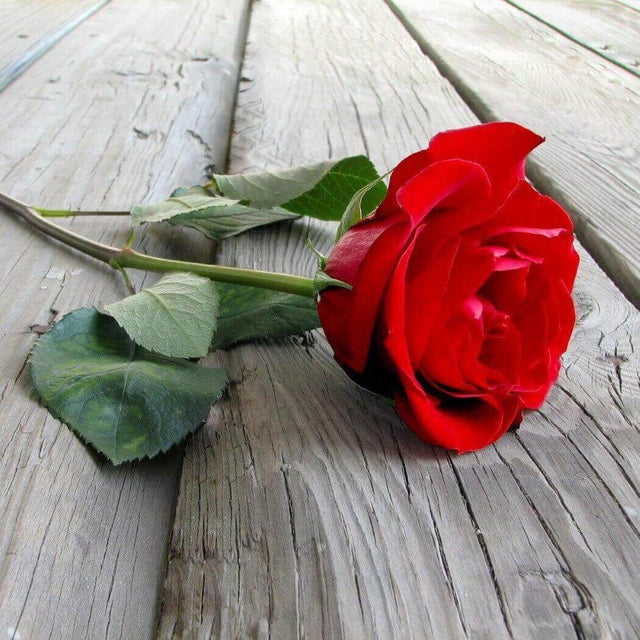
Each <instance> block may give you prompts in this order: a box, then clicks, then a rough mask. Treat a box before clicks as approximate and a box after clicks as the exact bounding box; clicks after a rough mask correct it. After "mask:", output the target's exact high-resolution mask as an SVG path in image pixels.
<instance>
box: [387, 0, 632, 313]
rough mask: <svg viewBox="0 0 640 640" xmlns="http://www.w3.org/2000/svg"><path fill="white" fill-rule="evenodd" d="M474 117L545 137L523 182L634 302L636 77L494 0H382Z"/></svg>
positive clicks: (500, 1) (501, 2)
mask: <svg viewBox="0 0 640 640" xmlns="http://www.w3.org/2000/svg"><path fill="white" fill-rule="evenodd" d="M389 2H390V4H392V5H393V6H396V7H397V10H398V13H399V15H401V16H402V18H403V20H404V21H405V23H406V24H407V26H408V28H409V30H410V31H411V33H412V34H413V35H414V36H415V37H416V38H417V39H418V41H419V42H420V44H421V45H422V47H423V48H424V50H425V51H426V52H428V54H429V55H430V56H431V57H432V58H433V59H435V60H436V61H437V63H438V65H439V67H440V69H441V70H442V71H443V72H444V73H445V75H446V76H447V77H448V78H449V79H450V80H451V81H452V82H453V83H454V85H455V86H456V88H457V89H458V91H459V92H460V93H461V94H462V95H463V96H464V97H465V99H466V100H467V102H468V103H469V104H470V105H472V107H473V109H474V110H475V112H476V113H477V114H478V115H479V116H480V117H481V118H482V119H483V120H515V121H517V122H521V123H522V124H524V125H526V126H528V127H530V128H532V129H533V130H535V131H537V132H538V133H540V134H541V135H544V136H546V137H547V143H546V144H544V145H542V147H541V148H540V149H539V150H536V152H535V153H534V154H533V156H532V158H533V161H532V163H531V165H530V171H531V174H530V175H531V176H532V177H533V178H535V179H536V182H537V184H538V185H539V186H541V187H543V188H544V189H545V190H546V191H547V192H548V193H550V194H552V195H554V196H555V197H556V198H557V199H558V200H560V201H561V202H563V204H564V205H565V206H566V208H567V209H568V210H569V211H570V212H571V213H572V215H573V218H574V220H575V222H576V228H577V232H578V235H579V237H580V238H581V240H582V242H583V244H584V245H585V247H586V248H587V249H588V250H589V252H590V253H591V254H592V255H593V256H595V257H596V259H597V260H598V262H599V264H600V265H601V266H602V267H603V268H604V269H605V271H606V272H607V273H608V274H609V276H611V277H612V278H613V279H614V281H615V282H616V284H617V285H618V286H619V287H620V288H621V289H622V291H623V292H624V293H625V295H627V296H628V297H629V299H631V300H632V301H633V302H634V303H635V304H636V306H638V305H640V236H639V235H638V233H637V230H638V220H639V219H640V201H639V200H638V197H637V193H638V191H639V190H640V171H639V170H638V157H639V154H640V146H639V145H640V121H639V119H638V117H637V113H638V104H639V103H640V79H638V78H636V77H634V76H633V75H631V74H629V73H627V72H626V71H624V70H622V69H620V68H619V67H616V66H615V65H613V64H611V63H609V62H608V61H607V60H604V59H603V58H601V57H600V56H597V55H595V54H593V53H592V52H590V51H588V50H585V49H584V48H583V47H581V46H579V45H577V44H575V43H574V42H572V41H570V40H568V39H567V38H565V37H563V36H562V35H560V34H559V33H557V32H556V31H554V30H553V29H551V28H549V27H547V26H545V25H544V24H542V23H540V22H538V21H537V20H534V19H532V18H531V17H530V16H528V15H526V14H525V13H523V12H521V11H519V10H517V9H515V8H514V7H512V6H510V5H509V4H507V3H505V2H503V1H502V0H477V1H474V0H451V1H450V2H446V3H442V2H428V3H424V2H421V1H419V0H397V1H396V0H393V2H392V1H391V0H389Z"/></svg>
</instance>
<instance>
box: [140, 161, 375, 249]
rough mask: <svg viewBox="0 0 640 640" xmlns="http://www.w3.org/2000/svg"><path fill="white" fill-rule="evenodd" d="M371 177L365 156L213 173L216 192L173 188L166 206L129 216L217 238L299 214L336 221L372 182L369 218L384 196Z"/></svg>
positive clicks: (151, 206) (368, 197)
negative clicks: (269, 168) (281, 167)
mask: <svg viewBox="0 0 640 640" xmlns="http://www.w3.org/2000/svg"><path fill="white" fill-rule="evenodd" d="M376 178H378V173H377V171H376V169H375V167H374V166H373V164H372V163H371V161H370V160H369V159H368V158H367V157H365V156H352V157H349V158H344V159H342V160H331V161H327V162H321V163H318V164H314V165H308V166H304V167H295V168H293V169H283V170H279V171H264V172H260V173H241V174H236V175H214V176H213V182H212V185H213V187H215V190H210V189H207V188H206V187H192V188H190V189H185V188H180V189H176V191H174V192H173V194H172V195H171V197H170V198H169V199H168V200H166V201H165V202H159V203H155V204H147V205H137V206H135V207H133V209H132V210H131V216H132V218H133V222H134V223H137V224H142V223H143V222H161V221H163V220H166V221H168V222H170V223H171V224H174V225H182V226H188V227H193V228H195V229H197V230H198V231H200V232H202V233H204V234H205V235H206V236H208V237H209V238H213V239H214V240H222V239H224V238H228V237H230V236H234V235H237V234H239V233H243V232H244V231H248V230H249V229H252V228H254V227H259V226H263V225H265V224H271V223H273V222H280V221H282V220H290V219H292V218H297V217H298V216H311V217H313V218H318V219H320V220H340V219H341V218H342V215H343V214H344V211H345V209H346V208H347V206H348V205H349V202H350V201H351V199H352V197H353V195H354V193H356V192H357V191H358V190H359V189H361V188H362V187H364V186H365V185H369V184H370V183H372V182H373V183H374V185H373V187H372V188H371V189H370V190H369V192H368V193H367V194H366V197H364V199H363V201H362V209H363V211H365V212H366V213H367V214H368V213H370V212H371V211H373V210H374V209H375V208H376V207H377V206H378V204H379V203H380V202H381V201H382V199H383V198H384V196H385V193H386V187H385V185H384V184H383V183H382V182H381V181H377V182H375V181H376Z"/></svg>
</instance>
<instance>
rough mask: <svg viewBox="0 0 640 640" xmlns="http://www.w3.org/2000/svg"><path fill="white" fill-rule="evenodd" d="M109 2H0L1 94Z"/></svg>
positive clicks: (68, 0) (71, 0)
mask: <svg viewBox="0 0 640 640" xmlns="http://www.w3.org/2000/svg"><path fill="white" fill-rule="evenodd" d="M108 1H109V0H85V1H83V2H76V1H75V0H0V25H2V27H1V33H0V91H2V89H4V88H5V87H6V86H7V85H8V84H9V83H10V82H13V80H15V79H16V78H17V77H18V76H19V75H20V74H21V73H23V72H24V71H25V69H27V68H28V67H29V66H30V65H32V64H33V63H34V62H35V61H36V60H37V59H38V58H39V57H40V56H42V55H43V54H45V53H46V52H47V51H48V50H49V49H50V48H51V47H52V46H53V45H54V44H55V43H56V42H58V41H59V40H60V39H61V38H63V37H64V36H65V35H66V34H67V33H69V32H70V31H71V30H72V29H74V28H75V27H77V26H78V25H79V24H80V23H81V22H83V21H84V20H86V19H87V18H88V17H89V16H91V15H93V13H95V12H96V11H97V10H98V9H100V8H101V7H102V6H103V5H105V4H106V3H107V2H108Z"/></svg>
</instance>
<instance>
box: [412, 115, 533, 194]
mask: <svg viewBox="0 0 640 640" xmlns="http://www.w3.org/2000/svg"><path fill="white" fill-rule="evenodd" d="M542 142H544V138H541V137H540V136H539V135H537V134H535V133H533V132H532V131H529V130H528V129H525V128H524V127H522V126H520V125H518V124H515V123H513V122H490V123H488V124H481V125H477V126H475V127H468V128H466V129H456V130H453V131H445V132H443V133H439V134H438V135H437V136H435V137H434V138H433V139H432V140H431V142H430V144H429V148H428V149H427V153H426V156H425V157H424V158H421V161H422V162H424V161H425V160H426V161H427V163H428V164H431V163H434V162H439V161H441V160H448V159H451V158H459V159H461V160H469V161H470V162H477V163H478V164H479V165H480V166H481V167H482V168H483V169H484V170H485V171H486V173H487V175H488V176H489V181H490V183H491V190H492V192H491V193H492V199H494V200H495V201H497V202H499V201H501V200H502V199H504V198H505V197H506V196H507V194H508V193H509V192H510V191H512V190H513V189H514V188H515V187H516V185H517V184H518V182H519V181H520V180H522V179H523V178H524V164H525V159H526V157H527V155H529V153H531V151H532V150H533V149H535V148H536V147H537V146H538V145H539V144H541V143H542Z"/></svg>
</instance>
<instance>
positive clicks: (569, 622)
mask: <svg viewBox="0 0 640 640" xmlns="http://www.w3.org/2000/svg"><path fill="white" fill-rule="evenodd" d="M242 76H243V82H242V84H241V89H240V93H239V97H238V105H237V110H236V114H235V127H234V135H233V138H232V145H231V166H230V169H231V170H232V171H241V170H246V169H249V168H253V169H258V168H264V167H267V166H271V167H273V166H278V165H286V164H297V163H301V162H305V161H314V160H319V159H323V158H325V157H327V156H333V157H340V156H343V155H347V154H352V153H359V152H362V151H365V152H367V153H369V154H370V155H371V157H372V158H373V159H374V160H375V162H376V163H377V164H378V166H379V167H381V168H384V167H390V166H393V165H394V164H395V163H396V162H397V161H398V160H399V159H400V158H402V157H403V156H404V155H406V154H407V153H408V152H410V151H414V150H416V149H418V148H420V147H424V146H425V145H426V143H427V141H428V139H429V137H430V136H431V135H432V134H433V133H435V132H436V131H438V130H441V129H445V128H451V127H455V126H462V125H467V124H471V123H473V122H474V121H475V119H474V117H473V115H472V113H471V111H470V110H469V109H468V108H467V107H466V105H465V104H464V103H463V101H462V100H461V99H460V98H459V96H458V95H457V94H456V93H455V91H454V90H453V88H452V87H451V85H450V84H449V83H448V82H446V81H445V80H444V79H443V78H442V77H441V76H440V75H439V73H438V72H437V70H436V68H435V67H434V65H433V64H431V63H430V61H429V60H428V59H427V58H425V57H424V56H423V55H422V54H421V52H420V51H419V49H418V47H417V45H416V44H415V42H413V41H412V40H411V38H409V37H408V35H407V34H406V32H405V31H404V29H403V28H402V26H401V25H400V24H399V22H398V21H396V20H395V19H394V16H393V15H392V13H391V12H390V10H389V9H388V8H387V7H386V6H385V5H384V3H383V2H381V1H379V0H357V1H354V0H350V1H347V0H261V1H260V2H259V3H256V4H255V6H254V9H253V13H252V18H251V28H250V33H249V40H248V47H247V52H246V56H245V61H244V66H243V71H242ZM308 233H310V234H311V236H312V239H313V241H314V243H315V244H316V245H317V246H320V247H323V246H324V247H328V246H329V243H330V239H331V238H332V235H333V234H332V229H331V226H330V225H322V224H319V223H311V224H310V223H305V222H303V221H296V222H295V223H292V224H285V225H282V226H280V227H272V228H264V229H261V230H257V231H255V232H252V233H250V234H247V235H246V236H242V237H239V238H237V239H232V240H229V241H225V242H224V243H223V244H222V245H221V251H220V253H219V254H218V259H219V261H220V262H223V263H227V264H238V265H242V266H247V267H251V266H255V267H261V268H266V269H283V270H287V271H291V272H296V273H309V274H310V273H312V271H313V268H314V260H315V258H314V256H313V255H312V254H311V252H310V251H308V250H307V249H306V248H305V246H304V240H305V238H306V237H307V234H308ZM582 260H583V261H582V267H581V272H580V278H579V282H578V286H577V292H576V299H577V302H578V307H579V314H580V322H579V325H578V328H577V329H576V332H575V336H574V338H573V341H572V345H571V349H570V351H569V353H568V354H567V356H566V358H565V361H564V371H563V374H562V378H561V381H560V384H559V385H558V386H557V387H556V388H555V389H554V391H553V393H552V396H551V398H550V399H549V401H548V402H547V403H546V404H545V406H544V407H543V410H542V411H541V412H539V413H532V414H529V415H528V416H527V417H526V419H525V421H524V424H523V426H522V427H521V428H520V430H519V431H518V432H517V433H510V434H508V435H506V436H505V437H504V438H503V439H502V440H501V441H500V442H499V443H498V444H497V445H496V446H492V447H489V448H487V449H486V450H484V451H481V452H479V453H476V454H471V455H466V456H460V457H455V456H450V455H448V454H447V453H446V452H444V451H442V450H435V449H433V448H432V447H430V446H428V445H426V444H425V443H422V442H420V441H419V440H418V439H417V438H416V437H415V436H413V435H412V434H411V432H409V430H408V429H406V428H405V427H404V426H403V425H402V424H401V423H400V421H399V420H398V419H397V417H396V416H395V415H394V412H393V410H392V409H391V408H389V407H387V406H385V405H383V404H381V403H380V402H378V401H377V400H376V399H374V398H372V397H371V396H369V395H368V394H366V393H365V392H362V391H360V390H358V389H357V388H356V387H355V385H353V384H352V383H350V382H349V381H348V380H347V378H346V377H345V376H344V374H343V373H342V372H341V371H340V369H339V367H338V366H337V365H336V364H335V362H334V361H333V359H332V354H331V349H330V348H329V346H328V345H327V343H326V341H325V339H324V337H323V335H322V333H321V332H319V331H318V332H314V334H313V336H312V338H310V337H307V338H306V339H304V340H303V339H287V340H282V341H277V342H263V343H260V344H258V345H247V346H243V347H240V348H237V349H234V350H232V351H230V352H229V353H228V354H220V355H216V356H213V357H212V358H211V362H212V363H213V362H217V363H221V364H223V365H224V366H225V367H227V368H228V370H229V371H230V373H231V375H232V377H233V379H234V384H233V385H232V387H231V389H230V393H229V398H228V400H226V401H224V402H222V403H220V404H219V405H218V406H217V407H216V409H215V411H214V413H213V415H212V419H211V421H210V423H209V424H207V425H206V426H205V427H204V428H203V429H202V430H201V431H200V432H199V433H198V434H197V435H196V436H195V437H194V438H193V439H192V441H191V442H190V444H189V445H188V447H187V449H186V455H185V460H184V466H183V474H182V479H181V483H180V493H179V499H178V505H177V511H176V521H175V526H174V532H173V538H172V542H171V552H170V561H169V571H168V576H167V581H166V583H165V594H164V599H163V606H162V614H161V622H160V627H159V633H158V637H159V638H162V639H167V638H260V639H263V638H265V639H266V638H283V639H287V640H288V639H290V638H314V639H316V638H327V639H331V640H340V639H361V638H362V639H364V638H385V640H386V639H395V638H397V639H402V640H406V639H408V638H414V639H416V640H425V639H430V638H434V639H440V638H447V639H449V638H491V639H492V640H493V639H500V638H518V639H519V640H520V639H523V638H536V639H540V638H543V639H546V638H548V639H549V640H557V639H558V638H615V637H619V638H631V637H636V636H637V635H638V633H640V612H639V611H638V601H639V596H640V576H639V575H638V574H637V572H636V571H635V569H634V568H635V567H636V566H637V563H638V561H639V560H640V546H639V545H638V527H639V526H640V499H639V497H638V496H639V494H638V481H639V478H638V473H639V472H638V469H640V465H639V464H638V463H639V460H638V456H639V449H640V443H639V440H638V430H637V419H638V413H639V412H640V409H639V400H640V393H639V390H638V373H639V371H640V360H639V357H638V354H637V353H636V352H634V341H636V342H637V339H638V335H639V331H640V317H639V315H638V313H637V311H636V310H635V309H634V308H633V307H632V306H631V305H630V304H629V303H628V302H627V301H626V300H625V298H624V297H623V296H622V295H621V294H620V293H619V292H618V291H617V290H616V288H615V287H614V286H613V285H612V283H611V282H610V281H609V280H608V279H607V278H606V276H605V275H604V274H603V273H602V272H601V271H600V269H599V268H598V267H597V266H596V265H595V263H594V262H593V261H592V260H591V259H590V258H589V256H588V255H587V254H586V253H584V252H583V257H582Z"/></svg>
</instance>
